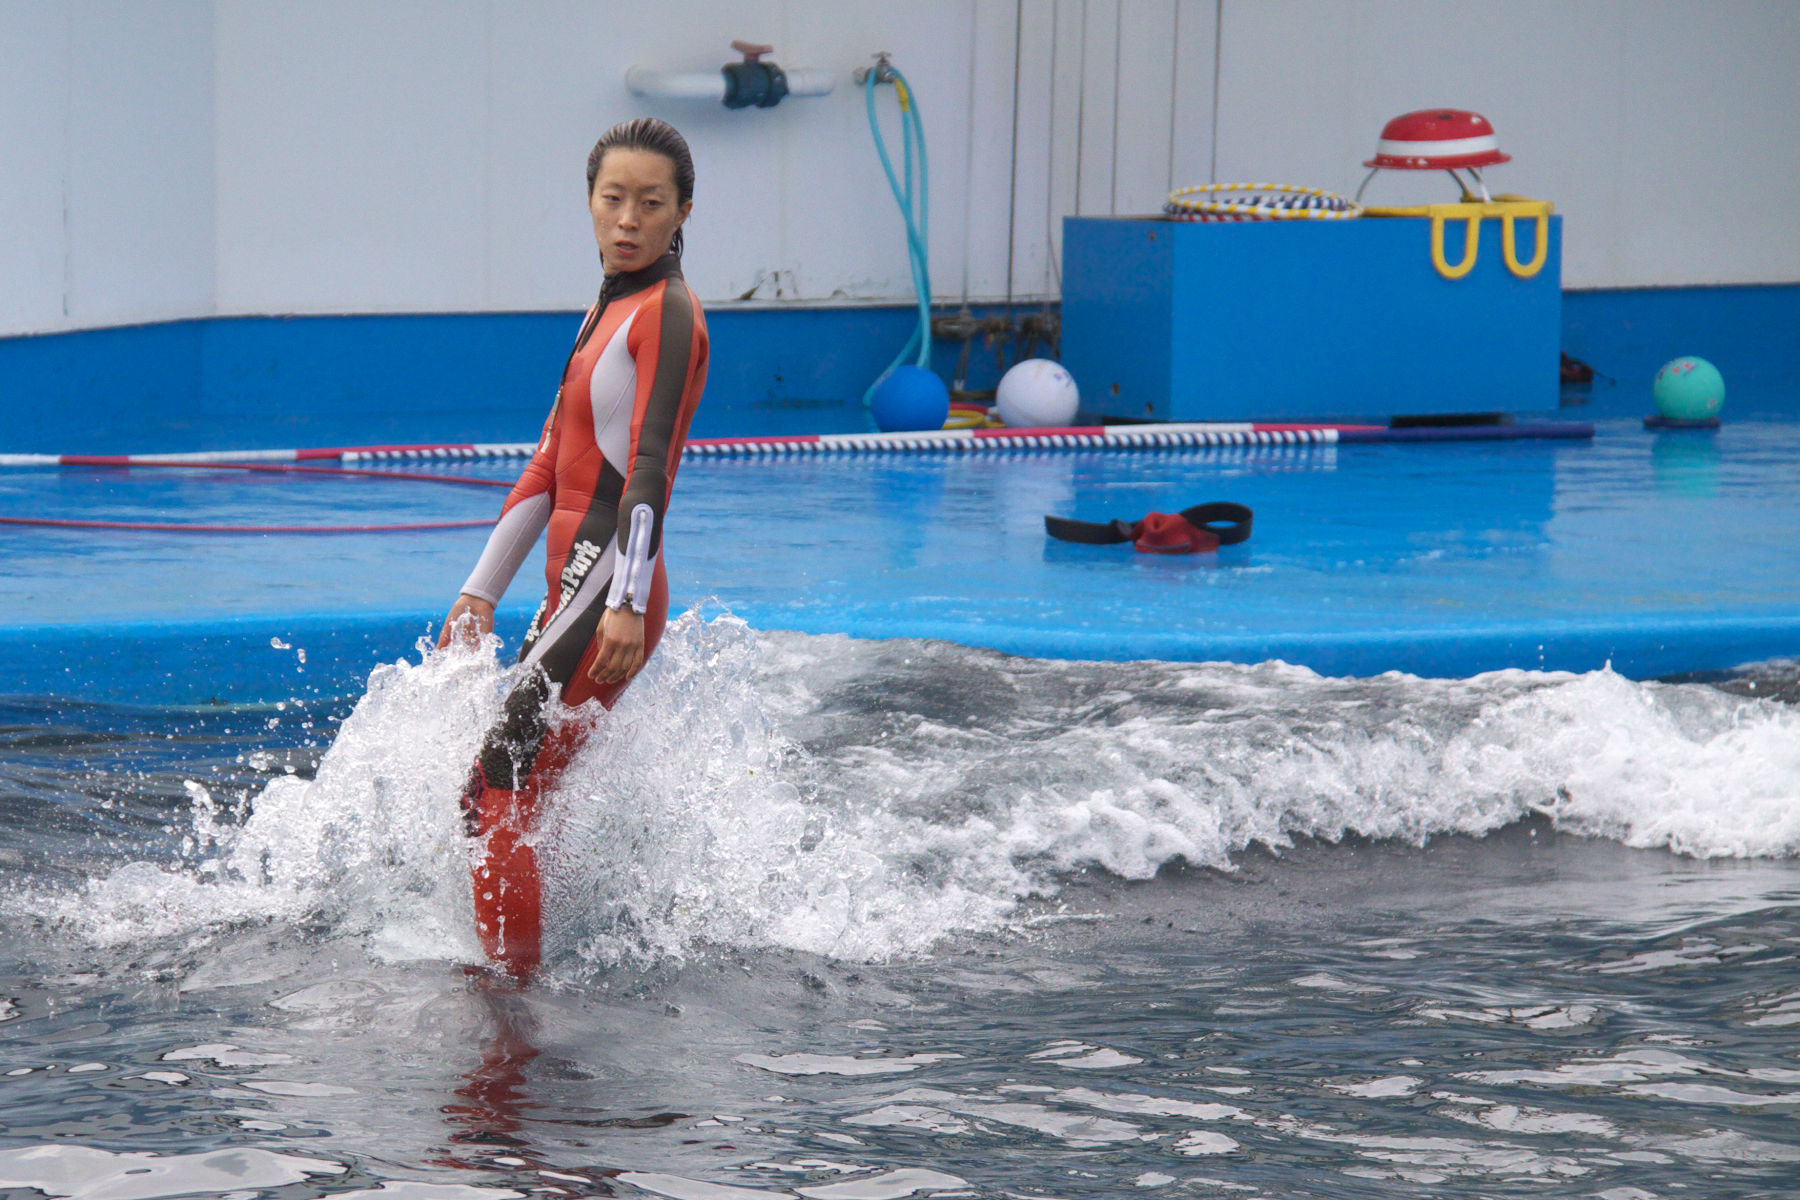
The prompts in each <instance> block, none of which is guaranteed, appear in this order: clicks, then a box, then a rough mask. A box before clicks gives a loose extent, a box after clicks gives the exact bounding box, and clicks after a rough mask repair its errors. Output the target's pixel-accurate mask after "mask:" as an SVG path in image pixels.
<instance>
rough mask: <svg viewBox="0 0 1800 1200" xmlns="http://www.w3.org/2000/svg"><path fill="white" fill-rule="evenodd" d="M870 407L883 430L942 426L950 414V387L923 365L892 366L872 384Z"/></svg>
mask: <svg viewBox="0 0 1800 1200" xmlns="http://www.w3.org/2000/svg"><path fill="white" fill-rule="evenodd" d="M869 410H870V412H872V413H873V414H874V417H875V426H876V428H878V429H880V430H881V432H883V433H912V432H915V431H918V430H921V429H942V428H943V427H944V422H945V421H946V420H948V419H949V417H950V389H949V388H947V387H945V386H944V381H943V380H941V379H939V378H938V377H937V376H936V375H934V374H932V373H931V372H930V371H928V370H926V369H925V368H924V367H895V368H894V369H893V370H892V371H890V372H888V374H887V375H886V376H885V377H883V379H882V380H881V382H880V383H878V384H876V385H875V393H874V395H872V396H870V397H869Z"/></svg>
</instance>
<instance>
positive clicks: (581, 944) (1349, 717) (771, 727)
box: [65, 612, 1800, 977]
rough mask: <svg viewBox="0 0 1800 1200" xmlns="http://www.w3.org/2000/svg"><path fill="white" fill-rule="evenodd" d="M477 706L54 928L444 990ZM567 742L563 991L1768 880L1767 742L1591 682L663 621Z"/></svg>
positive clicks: (487, 706)
mask: <svg viewBox="0 0 1800 1200" xmlns="http://www.w3.org/2000/svg"><path fill="white" fill-rule="evenodd" d="M511 678H512V674H511V672H510V671H509V670H508V669H506V668H503V667H501V666H500V665H499V663H498V661H497V659H496V657H495V655H494V653H493V652H492V649H491V648H490V649H489V650H488V651H487V652H484V653H480V654H473V653H468V652H453V653H449V654H436V653H428V654H426V655H425V656H424V659H423V661H422V662H421V663H418V664H395V665H392V666H389V667H384V668H382V669H380V670H379V671H377V672H376V673H375V674H374V676H373V677H372V678H371V681H370V686H369V690H368V692H367V694H366V695H365V696H364V697H363V698H362V700H361V701H360V702H359V703H358V705H357V707H356V709H355V712H354V713H353V715H352V716H351V717H350V718H349V719H348V720H347V721H346V722H345V723H344V725H343V727H342V728H341V730H340V731H339V733H338V736H337V738H336V740H335V742H334V743H333V745H332V746H331V748H330V750H329V751H328V752H327V753H326V754H325V755H324V757H323V759H322V760H321V762H320V764H319V767H318V771H317V775H316V778H314V779H312V780H310V781H308V780H301V779H295V778H284V779H277V780H275V781H274V782H272V783H270V784H269V785H268V786H267V787H266V789H265V790H264V791H263V792H262V793H261V794H260V795H258V796H256V797H254V798H253V800H252V801H251V802H250V805H249V812H248V815H247V816H243V817H242V819H241V820H240V819H238V816H237V814H233V813H231V812H229V811H224V809H225V808H228V807H229V806H223V807H222V806H221V805H220V804H217V803H215V802H214V800H213V798H212V797H211V796H210V795H208V794H207V793H206V791H205V789H203V788H201V787H199V785H198V784H195V785H193V786H192V787H191V789H190V790H191V791H192V792H193V793H194V806H193V827H192V833H191V845H190V847H189V853H188V855H187V856H186V858H185V859H184V861H183V865H181V866H179V867H166V866H156V865H152V864H146V863H132V864H128V865H126V866H124V867H121V868H120V869H118V870H115V871H113V872H112V873H111V874H110V875H107V876H105V877H103V878H100V879H97V880H96V881H94V882H93V883H91V884H90V885H89V886H88V889H87V892H86V894H85V895H84V896H82V897H81V899H80V903H79V904H75V905H67V906H65V907H66V908H67V909H69V910H70V916H69V917H68V918H67V919H68V920H69V921H70V922H73V923H74V924H75V925H76V926H77V927H78V928H79V929H81V930H82V931H83V932H84V934H85V935H86V937H87V939H88V940H89V941H90V942H93V943H99V944H102V945H117V944H123V943H127V942H131V941H133V940H139V939H144V938H159V937H160V938H170V937H178V938H186V939H188V940H189V941H191V940H192V939H193V938H194V937H195V935H196V934H198V933H203V932H205V931H208V930H215V929H219V928H225V927H230V926H233V925H239V924H245V923H268V922H283V923H288V924H292V925H296V926H298V927H300V928H303V929H308V930H311V931H314V932H315V933H316V934H317V935H318V936H321V937H331V938H336V937H356V938H360V939H363V940H365V941H366V942H367V943H368V944H369V945H370V946H371V947H372V949H373V950H374V951H375V952H376V953H377V954H380V955H382V956H384V957H393V958H409V957H428V958H443V957H451V958H458V959H464V960H472V959H474V958H476V957H477V955H478V950H477V948H476V946H475V943H474V939H473V936H472V934H471V933H470V928H471V916H470V913H469V898H468V853H469V843H468V841H467V839H466V838H464V836H463V834H462V827H461V821H460V814H459V812H458V809H457V795H458V793H459V791H460V788H461V785H462V782H463V780H464V778H465V773H466V771H467V767H468V764H469V762H470V761H471V760H472V757H473V755H474V753H475V750H476V747H477V745H478V744H479V742H480V739H481V737H482V735H483V733H484V732H485V730H486V728H487V726H488V724H489V723H490V722H491V721H492V719H493V718H494V716H495V714H496V712H497V710H498V704H499V700H500V698H501V696H502V695H503V694H504V691H505V688H506V686H507V684H508V682H509V681H510V679H511ZM569 719H576V720H582V721H585V722H588V723H589V724H590V726H591V732H590V734H589V736H588V738H587V741H586V742H585V744H584V746H583V748H582V749H581V751H580V752H579V753H578V754H577V755H576V756H575V758H574V760H573V761H572V763H571V764H570V766H569V768H568V770H567V771H566V772H565V774H564V775H563V777H562V778H561V780H560V782H559V783H558V785H557V787H556V789H555V791H554V792H553V793H552V794H551V795H550V796H549V797H547V799H546V803H545V807H544V810H543V815H542V819H541V829H540V833H539V837H540V853H541V856H542V859H543V862H544V866H545V874H546V903H547V910H548V917H549V919H548V921H547V928H548V930H549V931H550V933H549V937H550V940H551V944H550V945H549V946H547V950H548V952H549V956H550V961H551V963H552V965H553V967H554V969H555V970H556V971H557V972H558V973H560V974H563V975H565V976H575V977H581V976H585V975H587V974H590V973H591V972H592V971H594V970H595V969H598V968H600V967H605V966H610V965H614V964H619V963H645V962H656V961H662V960H666V959H669V958H679V957H681V956H683V955H685V954H688V953H690V952H692V951H693V950H695V949H696V948H699V947H704V946H718V945H724V946H732V947H740V948H757V947H782V948H788V949H792V950H798V951H803V952H808V953H817V954H825V955H831V956H835V957H840V958H848V959H859V960H869V959H881V958H886V957H892V956H895V955H906V954H912V953H919V952H923V951H925V950H927V949H928V948H929V947H931V946H932V945H933V944H934V943H935V942H937V941H938V940H940V939H942V938H943V937H944V936H946V935H947V934H951V933H954V932H959V931H980V930H990V929H994V928H997V927H1000V926H1002V925H1003V924H1004V923H1005V922H1006V921H1007V920H1008V919H1010V918H1011V917H1013V916H1014V915H1015V914H1016V913H1017V912H1018V910H1019V906H1020V905H1021V904H1022V903H1023V902H1024V901H1026V900H1028V899H1031V898H1034V897H1047V896H1053V895H1054V894H1055V893H1056V892H1057V891H1058V889H1059V888H1060V887H1061V886H1063V884H1064V883H1066V881H1067V879H1068V875H1069V873H1070V872H1074V871H1081V870H1085V869H1088V868H1094V867H1099V868H1104V869H1105V870H1106V871H1109V872H1112V873H1113V874H1115V875H1117V876H1121V877H1124V878H1128V879H1143V878H1148V877H1149V876H1151V875H1153V874H1155V873H1156V872H1157V870H1158V869H1159V868H1161V867H1163V866H1165V865H1167V864H1170V863H1172V862H1176V861H1182V862H1185V863H1188V864H1192V865H1195V866H1200V867H1213V868H1221V869H1230V868H1231V866H1232V862H1233V859H1234V856H1236V855H1238V854H1240V853H1241V852H1242V851H1243V850H1245V849H1246V848H1247V847H1250V846H1253V845H1262V846H1267V847H1271V848H1275V849H1280V848H1282V847H1285V846H1288V845H1290V844H1292V843H1293V841H1294V840H1295V839H1296V838H1301V837H1307V838H1317V839H1324V840H1327V841H1336V840H1340V839H1343V838H1345V837H1349V836H1362V837H1368V838H1376V839H1401V840H1405V841H1410V842H1415V843H1422V842H1425V841H1427V840H1429V839H1430V838H1432V837H1434V836H1438V835H1444V834H1452V833H1456V834H1467V835H1475V836H1479V835H1482V834H1485V833H1487V832H1489V831H1492V830H1495V829H1498V828H1500V827H1503V826H1505V825H1508V824H1512V823H1514V822H1516V821H1518V820H1520V819H1522V818H1525V817H1527V816H1530V815H1532V814H1534V813H1535V814H1544V815H1547V816H1548V817H1549V818H1550V819H1551V820H1552V821H1553V822H1554V823H1555V824H1556V826H1557V827H1558V828H1560V829H1563V830H1566V831H1569V832H1573V833H1577V834H1582V835H1587V836H1594V837H1603V838H1610V839H1616V840H1618V841H1621V842H1624V843H1627V844H1629V845H1632V846H1638V847H1645V848H1665V849H1669V850H1673V851H1676V852H1679V853H1682V854H1687V855H1694V856H1702V857H1707V856H1788V855H1794V854H1796V853H1800V710H1797V709H1796V708H1794V707H1792V706H1790V705H1786V704H1782V703H1776V702H1772V701H1765V700H1758V699H1752V698H1745V697H1742V696H1738V695H1732V694H1729V693H1727V692H1726V691H1721V690H1717V689H1714V688H1710V687H1704V686H1699V685H1662V684H1641V683H1635V682H1632V681H1629V680H1626V679H1623V678H1621V677H1619V676H1617V675H1614V674H1612V673H1610V672H1598V673H1594V674H1589V675H1581V676H1574V675H1553V674H1537V673H1528V672H1521V671H1511V672H1500V673H1495V674H1491V675H1485V676H1480V677H1477V678H1474V679H1468V680H1427V679H1418V678H1414V677H1411V676H1404V675H1398V674H1390V675H1385V676H1381V677H1379V678H1375V679H1332V678H1325V677H1321V676H1319V675H1316V674H1314V673H1313V672H1311V671H1308V670H1305V669H1303V668H1298V667H1292V666H1287V665H1284V664H1281V663H1265V664H1262V665H1259V666H1231V665H1222V664H1205V665H1196V664H1177V663H1143V662H1140V663H1068V662H1047V661H1039V660H1028V659H1018V658H1010V657H1007V656H1005V655H1000V654H995V653H991V652H987V651H978V650H970V649H967V648H963V647H958V646H953V645H949V644H946V643H931V642H912V641H908V642H879V643H877V642H858V641H853V640H851V639H847V638H841V637H816V636H807V635H800V634H779V633H778V634H759V633H757V632H755V631H753V630H751V629H750V628H749V627H748V626H746V625H745V624H744V623H743V622H742V621H740V620H738V619H736V618H734V617H731V616H729V615H712V616H706V615H703V614H701V613H700V612H690V613H689V614H687V615H686V616H683V617H682V618H680V619H679V620H678V621H676V622H674V623H673V624H671V626H670V627H669V630H668V634H667V636H666V637H665V638H664V641H663V645H662V649H661V651H660V652H659V653H658V655H657V656H656V658H655V659H654V660H653V661H652V663H651V664H650V666H649V668H648V669H647V670H646V671H645V673H644V675H643V676H642V677H641V678H640V680H639V681H638V683H637V684H636V685H635V686H634V687H633V688H632V689H631V691H630V692H629V693H627V695H626V696H625V698H624V699H623V700H622V701H621V703H620V704H619V705H618V707H617V708H616V709H615V710H614V711H613V712H612V713H610V714H600V713H599V712H598V711H597V710H596V711H593V712H585V713H579V714H575V715H574V716H572V717H571V718H569ZM1351 869H1353V868H1351Z"/></svg>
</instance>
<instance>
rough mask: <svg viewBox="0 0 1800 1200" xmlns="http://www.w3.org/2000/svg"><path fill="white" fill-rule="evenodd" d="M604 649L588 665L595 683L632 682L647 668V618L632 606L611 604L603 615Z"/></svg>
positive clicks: (602, 638) (602, 636)
mask: <svg viewBox="0 0 1800 1200" xmlns="http://www.w3.org/2000/svg"><path fill="white" fill-rule="evenodd" d="M599 643H600V652H599V653H598V654H596V655H595V656H594V665H593V666H591V667H589V668H588V678H589V679H591V680H593V681H594V682H595V683H602V684H606V683H628V682H630V680H631V679H632V678H633V677H634V676H636V675H637V673H638V672H639V671H641V670H643V669H644V618H643V615H642V614H641V613H635V612H632V611H631V610H630V609H629V608H609V609H607V610H606V612H605V613H603V614H602V615H601V617H600V635H599Z"/></svg>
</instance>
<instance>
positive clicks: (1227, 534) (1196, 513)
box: [1181, 500, 1256, 546]
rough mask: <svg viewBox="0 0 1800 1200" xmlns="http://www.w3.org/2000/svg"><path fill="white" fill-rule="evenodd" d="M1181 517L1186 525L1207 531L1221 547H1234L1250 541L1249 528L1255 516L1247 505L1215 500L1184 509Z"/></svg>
mask: <svg viewBox="0 0 1800 1200" xmlns="http://www.w3.org/2000/svg"><path fill="white" fill-rule="evenodd" d="M1181 515H1182V516H1183V517H1185V518H1186V519H1187V523H1188V524H1190V525H1194V526H1197V527H1199V528H1201V529H1204V530H1207V531H1208V532H1210V533H1211V534H1212V535H1213V536H1214V537H1216V538H1218V539H1219V545H1221V546H1235V545H1237V544H1238V543H1239V542H1247V541H1249V540H1250V526H1251V524H1252V523H1253V522H1254V521H1255V519H1256V514H1255V513H1253V512H1251V511H1250V507H1249V505H1246V504H1233V503H1232V502H1231V501H1229V500H1215V501H1213V502H1212V503H1211V504H1196V505H1194V507H1192V508H1184V509H1182V510H1181Z"/></svg>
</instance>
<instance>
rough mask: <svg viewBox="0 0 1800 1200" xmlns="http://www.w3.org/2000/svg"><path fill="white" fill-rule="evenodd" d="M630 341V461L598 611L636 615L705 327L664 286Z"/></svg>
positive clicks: (682, 293)
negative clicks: (633, 383)
mask: <svg viewBox="0 0 1800 1200" xmlns="http://www.w3.org/2000/svg"><path fill="white" fill-rule="evenodd" d="M630 338H631V340H630V342H629V343H628V346H629V349H630V351H631V355H632V358H633V359H634V360H635V361H636V363H637V378H638V383H637V395H636V398H635V407H634V408H633V410H632V418H631V457H630V462H629V464H628V466H627V469H626V472H625V488H624V494H623V495H622V496H621V498H620V500H619V527H618V538H617V545H618V560H617V566H616V567H615V568H614V570H613V577H612V588H611V590H610V591H609V592H608V593H607V598H606V605H607V607H608V608H619V607H621V606H623V605H630V606H631V608H632V610H633V611H635V612H640V613H641V612H644V611H646V610H647V609H648V608H649V607H650V587H651V583H652V581H653V580H654V579H655V578H656V565H657V557H658V555H660V554H661V552H662V535H663V515H664V514H665V513H666V512H667V511H668V507H669V489H670V488H671V486H673V484H674V480H675V469H676V467H677V466H678V465H679V464H680V461H681V448H682V446H683V445H684V444H685V443H686V442H687V432H688V426H689V425H690V424H692V422H693V419H694V409H695V407H696V406H697V405H698V404H699V402H700V393H701V391H702V390H703V389H704V388H705V386H706V356H707V341H706V325H705V321H704V318H703V317H702V316H701V314H700V306H699V305H698V304H697V303H696V302H695V300H694V294H693V293H692V292H691V291H689V290H688V288H687V285H686V284H685V283H683V282H682V281H681V280H679V279H676V280H671V281H670V282H669V283H668V284H667V285H666V286H665V287H664V289H663V290H662V294H661V295H660V296H658V297H655V298H654V299H653V300H652V301H651V302H648V303H646V305H645V307H644V309H643V310H642V311H641V315H640V317H639V319H638V320H635V321H633V322H632V329H631V335H630Z"/></svg>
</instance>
